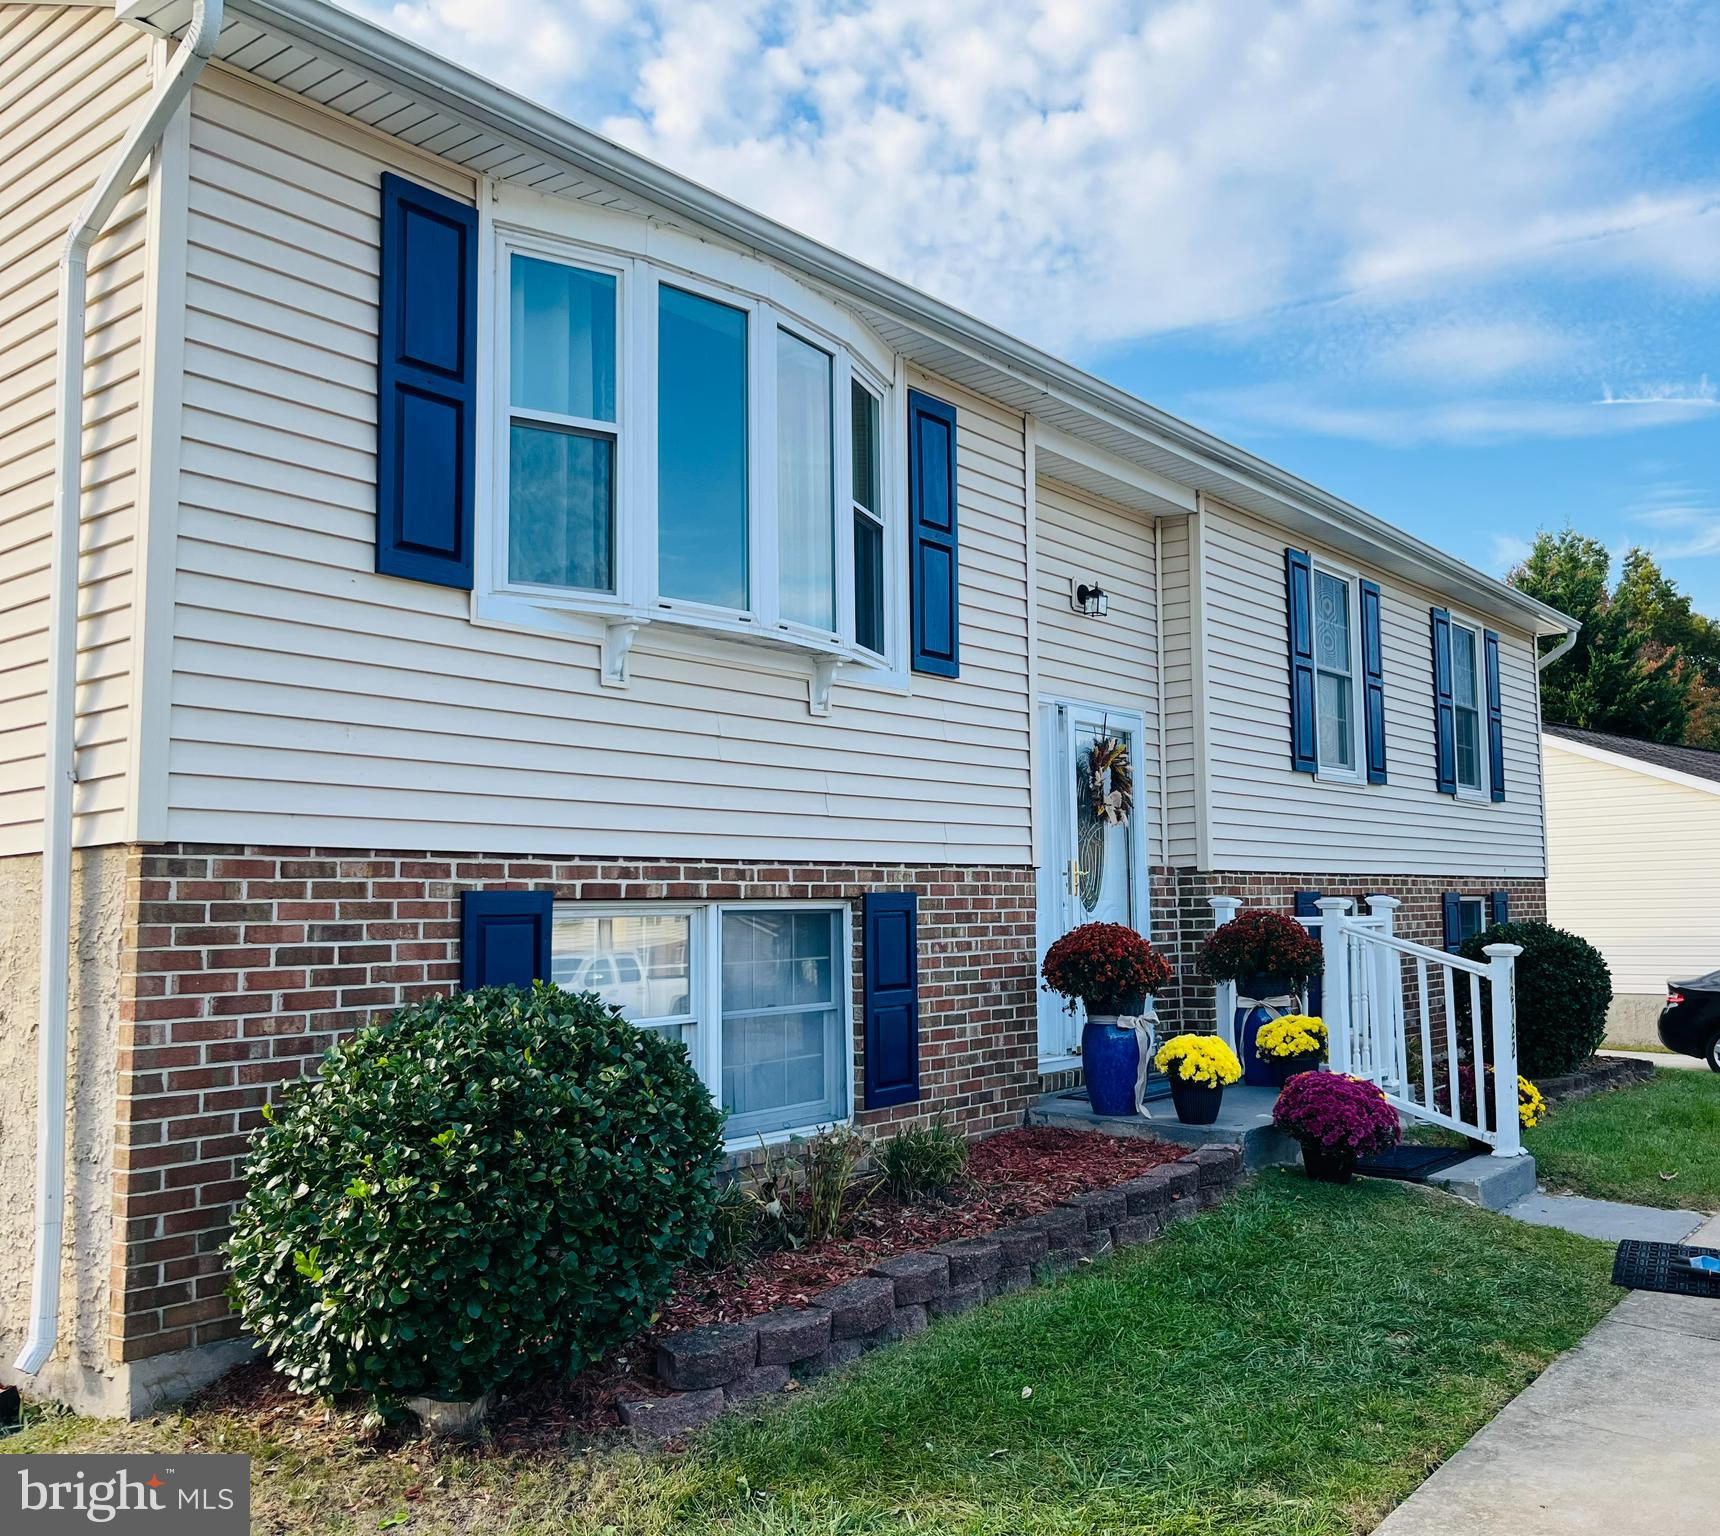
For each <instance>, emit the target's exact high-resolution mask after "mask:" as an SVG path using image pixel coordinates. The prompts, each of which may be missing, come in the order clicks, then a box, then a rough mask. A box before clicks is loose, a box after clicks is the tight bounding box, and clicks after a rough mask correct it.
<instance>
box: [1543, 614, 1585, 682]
mask: <svg viewBox="0 0 1720 1536" xmlns="http://www.w3.org/2000/svg"><path fill="white" fill-rule="evenodd" d="M1582 627H1583V626H1582V625H1581V624H1573V625H1572V626H1571V628H1570V629H1569V630H1567V631H1566V632H1565V638H1564V639H1563V640H1561V641H1560V642H1559V643H1558V644H1557V645H1555V646H1554V647H1553V648H1552V650H1550V651H1548V652H1547V654H1546V655H1545V656H1537V657H1536V658H1535V671H1536V673H1537V674H1539V673H1542V672H1545V671H1546V670H1547V668H1548V667H1550V666H1552V664H1553V663H1554V662H1555V661H1557V660H1558V659H1559V658H1560V657H1561V656H1563V655H1564V654H1565V652H1566V651H1568V650H1570V648H1571V647H1572V646H1573V645H1575V644H1576V643H1577V634H1578V632H1579V631H1580V630H1581V629H1582Z"/></svg>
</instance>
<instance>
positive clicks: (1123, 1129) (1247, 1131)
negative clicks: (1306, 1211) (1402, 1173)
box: [1027, 1087, 1302, 1172]
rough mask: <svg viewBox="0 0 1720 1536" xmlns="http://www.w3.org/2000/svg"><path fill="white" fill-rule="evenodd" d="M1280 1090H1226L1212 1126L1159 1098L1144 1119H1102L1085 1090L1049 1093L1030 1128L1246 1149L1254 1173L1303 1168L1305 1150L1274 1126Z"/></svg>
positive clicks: (1030, 1114)
mask: <svg viewBox="0 0 1720 1536" xmlns="http://www.w3.org/2000/svg"><path fill="white" fill-rule="evenodd" d="M1277 1099H1278V1090H1277V1089H1276V1088H1243V1087H1236V1088H1226V1089H1225V1090H1224V1099H1223V1101H1222V1103H1221V1104H1220V1106H1219V1112H1218V1119H1217V1121H1216V1122H1214V1123H1213V1124H1212V1125H1184V1124H1183V1123H1182V1122H1181V1121H1180V1120H1178V1119H1177V1114H1176V1110H1175V1109H1174V1108H1173V1107H1172V1105H1171V1101H1170V1100H1169V1099H1155V1100H1154V1101H1153V1102H1152V1103H1150V1104H1149V1105H1148V1106H1147V1107H1148V1109H1149V1110H1150V1111H1151V1112H1152V1119H1150V1120H1149V1119H1147V1118H1146V1117H1145V1116H1143V1115H1098V1114H1095V1113H1094V1112H1093V1106H1092V1105H1091V1104H1089V1103H1088V1102H1087V1091H1086V1090H1085V1089H1084V1088H1068V1089H1065V1090H1064V1091H1063V1092H1061V1093H1047V1094H1043V1095H1042V1096H1041V1097H1040V1098H1039V1099H1038V1100H1037V1101H1036V1102H1035V1103H1034V1104H1033V1105H1031V1106H1030V1107H1029V1109H1028V1111H1027V1123H1028V1124H1029V1125H1060V1126H1063V1127H1065V1128H1066V1129H1069V1130H1075V1131H1103V1132H1105V1134H1106V1135H1108V1136H1142V1137H1146V1138H1148V1139H1149V1140H1153V1141H1169V1142H1174V1143H1176V1144H1177V1145H1178V1146H1183V1147H1241V1148H1242V1163H1243V1166H1244V1167H1245V1168H1247V1169H1248V1170H1249V1171H1250V1172H1253V1171H1254V1170H1256V1169H1258V1168H1269V1167H1272V1166H1274V1165H1277V1164H1292V1165H1294V1164H1297V1163H1300V1162H1301V1161H1302V1151H1301V1148H1299V1147H1298V1146H1297V1145H1296V1143H1295V1142H1294V1141H1292V1140H1291V1139H1290V1138H1289V1137H1288V1136H1286V1135H1285V1134H1284V1133H1283V1132H1282V1131H1279V1130H1277V1129H1275V1128H1274V1127H1273V1124H1272V1106H1273V1104H1274V1103H1276V1102H1277Z"/></svg>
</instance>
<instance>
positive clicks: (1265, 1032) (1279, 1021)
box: [1254, 1013, 1326, 1060]
mask: <svg viewBox="0 0 1720 1536" xmlns="http://www.w3.org/2000/svg"><path fill="white" fill-rule="evenodd" d="M1254 1044H1255V1047H1256V1048H1257V1049H1258V1050H1259V1052H1260V1054H1261V1055H1262V1056H1276V1057H1279V1058H1281V1059H1285V1060H1289V1059H1292V1058H1294V1057H1298V1056H1324V1055H1325V1053H1326V1021H1325V1020H1324V1019H1321V1018H1315V1017H1312V1016H1311V1015H1309V1014H1306V1013H1287V1014H1284V1015H1283V1016H1282V1017H1281V1018H1276V1019H1273V1020H1272V1021H1271V1023H1269V1024H1262V1025H1261V1026H1260V1033H1259V1034H1257V1035H1256V1036H1255V1037H1254Z"/></svg>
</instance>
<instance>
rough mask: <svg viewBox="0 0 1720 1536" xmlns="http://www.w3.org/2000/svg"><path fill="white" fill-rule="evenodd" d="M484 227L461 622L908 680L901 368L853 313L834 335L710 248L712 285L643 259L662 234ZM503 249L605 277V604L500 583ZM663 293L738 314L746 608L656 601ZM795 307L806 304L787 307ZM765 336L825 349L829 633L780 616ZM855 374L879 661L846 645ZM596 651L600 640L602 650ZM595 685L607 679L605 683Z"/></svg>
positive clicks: (506, 340) (503, 577) (505, 418)
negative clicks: (708, 648) (869, 438)
mask: <svg viewBox="0 0 1720 1536" xmlns="http://www.w3.org/2000/svg"><path fill="white" fill-rule="evenodd" d="M588 217H590V216H588ZM483 219H484V223H485V225H486V229H485V236H486V238H485V239H484V240H483V241H482V242H481V251H482V258H481V262H480V285H481V287H483V288H487V290H488V292H487V294H485V293H480V299H479V313H480V336H479V351H480V390H481V395H480V398H481V399H483V398H485V396H487V397H488V398H487V401H486V405H485V408H483V409H481V411H480V415H479V460H480V464H485V463H487V465H488V469H487V471H486V472H484V473H482V474H481V475H480V485H481V486H482V487H483V490H484V493H485V494H484V495H482V496H481V498H480V503H479V509H478V516H479V519H480V528H479V537H478V540H477V548H478V570H477V572H476V575H477V580H476V581H475V583H474V590H473V599H472V616H473V618H474V620H475V621H477V622H480V623H489V624H498V625H501V626H503V627H507V628H516V629H526V630H533V631H538V632H543V631H548V632H550V633H556V634H563V635H577V636H580V637H587V638H603V637H605V636H607V635H610V634H613V633H614V632H615V631H616V630H618V629H625V630H627V631H629V633H628V636H627V640H628V643H629V644H630V643H631V641H632V635H633V634H634V633H637V632H639V631H641V630H643V629H645V628H646V627H647V626H653V625H665V626H669V627H671V628H673V629H676V630H678V631H682V632H684V633H687V634H690V635H695V636H696V635H705V636H709V637H710V638H711V639H712V640H713V641H719V642H720V641H732V640H735V639H745V640H751V641H753V642H754V643H756V644H761V645H765V646H768V647H771V648H773V649H775V650H777V651H778V652H779V653H790V654H792V653H798V654H800V655H801V656H803V657H806V658H809V659H811V660H812V661H814V662H815V663H816V664H817V668H818V669H819V670H824V669H829V668H830V667H832V665H834V666H837V667H840V668H841V675H842V677H843V680H844V681H845V682H849V681H862V682H870V683H873V684H877V685H880V686H883V687H886V688H890V689H892V690H897V691H905V690H906V689H907V687H908V677H909V673H908V654H909V652H908V635H907V610H908V605H907V598H906V592H907V584H908V579H909V577H908V541H907V536H906V499H907V498H906V485H905V471H904V469H903V468H902V466H903V464H904V462H905V461H904V460H903V458H902V446H901V444H902V428H901V420H902V418H903V416H904V412H905V409H906V403H905V402H906V392H905V390H904V389H903V388H902V386H901V377H900V375H901V368H900V363H899V360H898V361H897V362H896V365H895V366H894V368H893V369H892V368H885V367H883V366H881V364H882V363H883V362H884V361H885V358H884V357H883V356H874V355H872V354H875V353H877V352H878V347H877V345H876V343H875V342H866V341H863V340H862V339H861V337H860V335H859V332H860V331H861V330H862V329H863V328H861V327H858V326H857V324H856V323H855V322H853V321H852V319H851V317H850V318H848V319H847V323H848V325H849V327H850V329H852V330H854V332H855V335H853V336H847V335H844V334H842V324H841V322H842V320H843V319H844V318H845V317H844V316H843V314H842V313H841V312H838V311H834V310H832V312H831V313H830V314H829V315H826V316H824V318H823V321H822V322H821V321H820V320H819V319H818V318H816V317H815V316H814V315H813V314H812V313H811V312H812V311H815V310H816V309H817V308H818V306H819V304H820V303H823V302H824V301H820V300H817V299H815V298H814V297H812V296H811V295H804V296H803V295H800V294H799V293H798V290H797V285H794V284H792V283H791V282H789V281H788V280H787V279H785V278H784V277H783V276H782V275H781V274H779V273H776V272H775V271H774V270H773V269H768V268H765V267H763V266H762V265H760V264H758V263H756V262H749V261H747V260H744V259H740V258H735V257H732V256H728V255H727V253H718V255H721V256H724V257H726V258H727V259H723V260H719V259H718V255H713V256H712V258H711V264H712V266H713V268H715V269H716V270H718V271H719V272H720V274H721V275H720V277H717V276H712V275H710V274H708V273H703V272H700V271H698V270H695V269H694V268H692V267H690V266H688V265H686V264H685V261H676V260H673V259H669V258H670V257H673V256H682V255H684V254H685V253H684V252H683V251H680V250H671V251H668V252H667V253H665V252H660V251H659V250H658V249H657V248H656V247H657V246H659V245H662V246H670V245H672V244H673V243H674V242H673V241H672V240H669V239H662V240H658V241H654V242H652V243H651V247H650V249H649V250H645V251H629V250H626V249H625V248H621V249H618V248H616V247H615V246H611V245H609V244H607V243H603V244H599V243H596V242H595V241H591V240H581V239H578V238H573V237H571V236H568V235H564V234H562V233H560V232H553V231H547V230H544V229H539V228H534V227H529V226H525V225H522V224H519V223H516V222H514V221H513V219H511V218H510V219H507V220H506V221H503V220H501V219H498V218H497V217H496V216H495V215H494V214H493V213H492V211H491V210H490V208H489V207H488V206H486V207H485V208H484V210H483ZM590 222H592V223H593V224H595V225H597V226H599V227H600V229H599V232H600V233H601V234H602V235H604V236H605V237H606V239H607V237H610V236H619V235H620V234H621V232H622V231H621V228H620V227H618V226H617V225H616V224H615V222H614V221H613V219H611V220H608V221H607V222H606V221H605V220H604V219H602V218H596V217H590ZM620 244H621V242H620V240H619V239H618V240H617V245H620ZM686 244H687V245H688V247H689V249H692V248H697V243H696V242H687V243H686ZM515 253H518V254H521V255H526V256H530V257H533V258H535V259H539V260H548V261H564V262H567V263H569V264H571V265H575V266H579V267H584V268H587V269H589V270H593V271H601V272H605V273H611V274H614V275H615V276H616V277H617V279H618V281H617V303H618V305H619V307H620V316H619V321H618V324H617V328H616V350H617V354H618V355H617V358H616V391H617V400H616V415H617V418H618V420H617V422H616V423H615V425H614V431H615V434H616V438H617V443H618V447H617V454H616V466H615V511H614V516H615V529H614V536H613V549H614V564H615V590H614V592H613V593H602V592H591V591H584V590H580V589H574V588H555V587H546V586H543V585H540V584H528V583H516V582H512V581H511V580H509V578H508V569H507V555H508V514H509V505H508V432H509V422H510V419H511V416H512V401H511V399H510V394H511V368H510V365H509V364H510V360H509V346H510V344H511V336H510V313H509V302H510V286H511V284H510V265H509V263H510V259H511V257H512V256H513V255H514V254H515ZM754 269H756V270H754ZM737 276H745V277H747V278H748V279H749V280H750V281H752V282H753V284H754V285H755V286H756V289H757V291H751V290H750V289H749V288H747V287H744V286H740V285H739V284H737V282H736V281H735V278H736V277H737ZM663 283H667V284H669V285H670V286H672V287H676V288H681V289H683V290H685V291H686V292H689V293H695V294H698V295H699V296H701V297H704V298H709V299H711V300H712V301H714V302H716V303H720V304H727V305H729V306H731V307H733V308H737V309H741V310H744V311H745V312H746V313H747V316H748V403H747V407H748V418H747V420H748V445H747V446H748V460H749V464H748V551H747V554H748V572H747V576H748V597H749V604H750V606H749V608H748V609H747V610H745V611H737V610H731V609H724V608H718V607H713V606H711V605H708V604H702V603H697V602H692V601H689V600H687V599H679V598H668V597H664V596H663V595H662V594H661V593H659V591H658V590H657V549H658V545H657V540H658V529H659V520H658V484H657V422H658V415H657V389H656V378H657V315H658V288H659V286H660V285H661V284H663ZM785 298H786V299H787V300H788V302H784V299H785ZM802 298H803V299H804V303H798V304H797V303H796V302H795V301H796V300H797V299H802ZM826 307H828V306H826ZM778 328H781V329H783V330H786V331H788V332H790V333H791V334H792V335H795V336H797V337H799V338H800V339H801V340H803V341H806V342H807V343H809V344H810V345H813V346H816V347H817V348H819V350H821V351H824V352H827V353H828V354H829V355H830V357H831V359H832V369H831V396H832V398H831V413H832V422H833V426H834V431H833V433H832V454H833V485H832V500H831V504H832V509H833V523H834V528H833V536H834V539H835V555H836V559H835V580H836V610H835V612H836V629H835V630H833V631H832V630H822V629H817V628H812V627H809V626H806V625H803V624H798V623H795V622H792V621H790V620H787V619H784V618H783V617H782V615H781V613H780V604H779V593H778V576H779V571H778V558H777V550H778V544H777V540H778V536H779V534H778V524H777V516H776V398H775V390H776V331H777V329H778ZM852 379H858V380H859V381H860V383H861V384H862V385H863V386H864V387H865V388H866V389H867V390H868V391H869V392H870V393H871V394H872V395H873V397H874V398H875V399H876V400H877V401H878V404H879V427H880V431H879V444H878V452H879V468H880V487H879V490H880V494H879V507H878V509H877V515H879V516H880V517H881V518H882V520H883V524H884V609H885V611H884V623H885V633H884V640H885V651H884V654H883V655H879V654H878V653H877V652H874V651H872V650H870V649H868V648H866V647H864V646H861V645H860V644H859V643H858V641H857V640H856V639H855V638H854V538H853V512H852V508H853V460H852V443H851V432H852V423H851V421H850V416H849V400H850V396H849V386H850V381H851V380H852ZM540 414H541V413H540ZM594 429H596V430H605V431H607V430H609V424H607V423H602V424H597V426H596V428H594ZM593 621H595V624H594V623H593ZM607 651H608V641H607V639H605V654H607ZM623 654H625V651H624V650H623ZM605 681H615V679H613V678H611V677H609V676H608V675H607V674H606V676H605ZM819 712H822V711H819Z"/></svg>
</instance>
